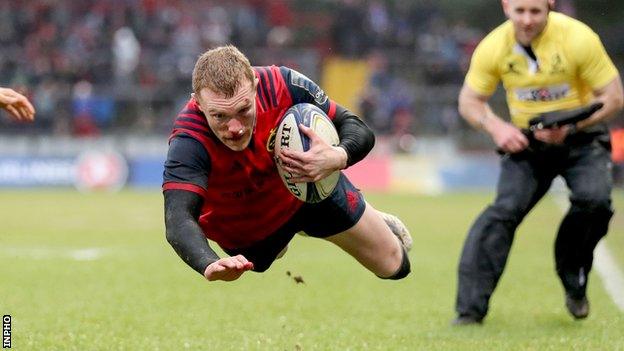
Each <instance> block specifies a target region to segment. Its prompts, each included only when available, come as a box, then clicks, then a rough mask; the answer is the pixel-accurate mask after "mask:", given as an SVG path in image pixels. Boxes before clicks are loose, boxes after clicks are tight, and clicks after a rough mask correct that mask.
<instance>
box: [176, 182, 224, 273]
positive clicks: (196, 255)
mask: <svg viewBox="0 0 624 351" xmlns="http://www.w3.org/2000/svg"><path fill="white" fill-rule="evenodd" d="M164 197H165V228H166V233H167V234H166V235H167V241H168V242H169V244H170V245H171V247H173V249H174V250H175V252H176V253H177V254H178V256H180V258H181V259H182V260H183V261H184V262H186V264H187V265H189V266H190V267H191V268H193V269H194V270H195V271H197V273H199V274H201V275H204V272H205V271H206V267H207V266H208V265H210V264H211V263H213V262H216V261H218V260H219V256H218V255H217V254H216V253H215V252H214V251H213V250H212V249H211V248H210V246H209V245H208V241H207V240H206V237H205V236H204V233H203V232H202V230H201V228H200V227H199V223H197V218H199V212H200V210H201V205H202V198H201V197H200V196H199V195H198V194H195V193H193V192H190V191H186V190H166V191H165V192H164Z"/></svg>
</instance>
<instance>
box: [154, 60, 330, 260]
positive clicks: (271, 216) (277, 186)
mask: <svg viewBox="0 0 624 351" xmlns="http://www.w3.org/2000/svg"><path fill="white" fill-rule="evenodd" d="M254 72H255V74H256V76H257V77H258V79H259V83H258V88H257V91H256V118H257V120H256V129H255V131H254V134H253V137H252V140H251V143H250V145H249V146H248V147H247V148H246V149H245V150H243V151H232V150H230V149H229V148H228V147H227V146H225V145H223V144H222V143H221V142H220V141H219V140H218V139H217V138H216V137H215V136H214V134H213V133H212V131H211V130H210V128H209V126H208V123H207V121H206V117H205V116H204V114H203V113H202V112H201V111H200V110H199V107H198V105H197V103H196V101H195V100H194V99H190V100H189V101H188V103H187V104H186V106H185V107H184V109H183V110H182V112H181V113H180V114H179V115H178V116H177V118H176V120H175V123H174V129H173V131H172V133H171V136H170V141H171V140H172V139H173V138H175V137H176V136H178V135H180V134H184V135H186V136H190V137H192V138H193V139H195V140H197V141H199V142H200V143H201V145H202V146H203V148H204V149H205V151H206V153H207V154H208V157H209V164H210V171H209V174H207V181H206V182H205V183H203V182H198V181H197V178H198V174H197V172H198V171H197V170H194V171H191V173H192V172H195V173H194V176H193V177H189V176H188V175H187V174H188V173H189V172H188V171H189V170H191V169H196V168H197V167H196V165H179V164H178V165H177V167H178V168H179V167H183V168H184V167H185V166H188V167H187V169H186V171H187V172H186V173H185V174H183V175H180V174H181V173H180V172H179V171H178V170H174V169H170V170H168V169H167V166H165V175H164V182H163V190H171V189H178V190H187V191H192V192H195V193H197V194H199V195H200V196H202V197H203V199H204V202H203V207H202V210H201V214H200V217H199V225H200V226H201V228H202V230H203V232H204V234H205V235H206V237H207V238H209V239H211V240H213V241H215V242H217V243H218V244H219V245H220V246H221V247H223V248H227V249H234V248H244V247H247V246H249V245H251V244H253V243H254V242H257V241H259V240H262V239H264V238H266V237H267V236H269V235H270V234H272V233H273V232H275V231H276V230H277V229H278V228H279V227H281V226H282V225H284V224H285V223H286V222H287V221H288V220H289V219H290V218H291V217H292V216H293V214H294V213H295V212H296V211H297V210H298V209H299V208H300V207H301V205H302V204H303V203H302V202H300V201H299V200H297V199H296V198H295V197H294V196H292V195H291V194H290V192H288V190H287V189H286V187H285V186H284V184H283V183H282V181H281V179H280V177H279V174H278V172H277V169H276V166H275V162H274V160H273V145H270V143H269V141H270V140H269V139H270V137H271V135H272V132H273V131H274V130H275V128H276V126H277V123H278V122H279V120H280V118H281V117H282V115H283V114H284V112H285V111H286V110H287V109H288V108H290V107H291V106H293V105H295V104H297V103H302V102H307V103H313V104H316V105H317V106H319V107H320V108H321V109H323V110H324V111H325V112H326V113H327V114H328V116H329V117H330V118H333V117H334V114H335V110H336V106H335V103H333V102H332V101H331V100H330V99H328V98H327V96H326V95H325V93H324V92H323V91H322V90H321V89H320V88H319V87H318V85H316V84H315V83H314V82H312V81H311V80H309V79H308V78H307V77H305V76H304V75H302V74H300V73H298V72H296V71H294V70H291V69H288V68H286V67H276V66H270V67H254ZM198 154H200V152H198ZM201 154H202V155H203V154H205V153H203V152H201ZM170 157H172V155H171V154H170V155H169V156H168V158H170ZM165 165H167V163H166V164H165ZM194 166H195V168H193V167H194ZM174 172H178V173H177V174H176V175H175V176H171V174H170V173H174ZM168 174H169V175H168ZM199 178H201V176H200V177H199Z"/></svg>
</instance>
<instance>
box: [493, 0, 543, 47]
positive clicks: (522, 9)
mask: <svg viewBox="0 0 624 351" xmlns="http://www.w3.org/2000/svg"><path fill="white" fill-rule="evenodd" d="M549 2H550V1H549V0H503V10H504V11H505V15H507V17H508V18H509V19H510V20H511V22H512V23H513V26H514V31H515V33H516V40H518V42H519V43H520V44H522V45H526V46H528V45H530V44H531V41H533V39H535V38H536V37H537V36H538V35H540V33H542V31H543V30H544V27H546V21H547V20H548V11H549Z"/></svg>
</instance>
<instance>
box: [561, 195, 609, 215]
mask: <svg viewBox="0 0 624 351" xmlns="http://www.w3.org/2000/svg"><path fill="white" fill-rule="evenodd" d="M571 206H572V208H571V210H572V211H579V212H588V213H613V208H612V206H611V199H610V198H609V197H605V196H583V197H582V198H580V197H578V198H573V199H572V201H571Z"/></svg>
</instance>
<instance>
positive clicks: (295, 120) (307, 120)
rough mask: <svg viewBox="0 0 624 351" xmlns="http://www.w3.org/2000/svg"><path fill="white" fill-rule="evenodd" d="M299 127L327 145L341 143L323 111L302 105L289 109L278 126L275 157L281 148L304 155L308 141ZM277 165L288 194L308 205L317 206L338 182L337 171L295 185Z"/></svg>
mask: <svg viewBox="0 0 624 351" xmlns="http://www.w3.org/2000/svg"><path fill="white" fill-rule="evenodd" d="M299 124H303V125H304V126H306V127H309V128H311V129H312V130H313V131H314V132H315V133H316V134H318V135H319V136H320V137H321V138H322V139H323V140H324V141H325V142H327V143H328V144H329V145H332V146H336V145H338V142H339V141H340V139H339V138H338V132H337V131H336V128H335V127H334V124H333V123H332V121H331V120H330V119H329V117H327V115H326V114H325V112H323V110H321V109H320V108H318V107H317V106H315V105H312V104H307V103H301V104H297V105H294V106H293V107H291V108H289V109H288V110H287V111H286V113H284V116H282V119H281V121H280V123H279V124H278V127H277V132H276V134H275V153H276V155H277V153H278V152H279V150H280V149H281V148H287V149H291V150H296V151H304V152H305V151H308V150H309V149H310V146H311V145H310V144H311V142H310V139H309V138H308V137H307V136H306V135H305V134H303V132H301V131H300V130H299ZM276 163H277V171H278V172H279V175H280V178H282V182H284V185H285V186H286V188H287V189H288V191H290V193H291V194H293V195H294V196H295V197H296V198H298V199H299V200H301V201H304V202H308V203H317V202H320V201H322V200H324V199H325V198H327V197H328V196H329V195H330V194H331V192H332V191H334V188H335V187H336V184H337V183H338V179H339V178H340V171H336V172H334V173H332V174H330V175H329V176H328V177H326V178H324V179H321V180H319V181H317V182H310V183H294V182H292V181H290V179H291V178H292V174H290V172H288V171H286V170H284V169H283V168H282V165H281V161H280V160H279V159H277V162H276Z"/></svg>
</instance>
